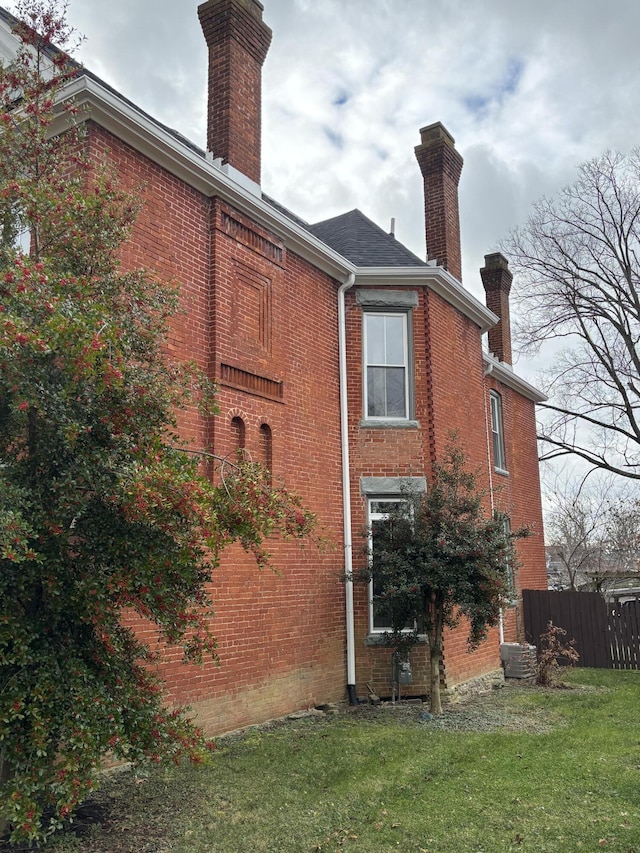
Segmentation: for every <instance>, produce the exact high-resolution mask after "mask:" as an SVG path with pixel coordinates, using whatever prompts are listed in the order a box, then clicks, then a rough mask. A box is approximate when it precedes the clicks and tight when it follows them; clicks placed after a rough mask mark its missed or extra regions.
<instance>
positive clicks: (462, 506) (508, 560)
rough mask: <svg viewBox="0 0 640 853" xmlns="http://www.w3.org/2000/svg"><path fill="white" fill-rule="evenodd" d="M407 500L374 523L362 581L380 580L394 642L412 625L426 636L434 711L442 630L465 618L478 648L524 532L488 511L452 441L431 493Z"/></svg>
mask: <svg viewBox="0 0 640 853" xmlns="http://www.w3.org/2000/svg"><path fill="white" fill-rule="evenodd" d="M405 497H406V500H404V501H402V502H398V503H397V504H395V505H393V506H392V507H391V509H390V512H389V517H388V520H387V521H386V522H384V523H380V524H379V525H377V527H376V529H375V531H374V547H373V549H372V553H371V559H370V564H369V566H368V567H367V568H366V569H364V570H363V571H362V572H360V573H358V576H357V579H358V580H360V581H366V582H370V581H371V579H372V578H373V577H375V579H376V586H377V588H379V589H380V590H381V592H380V593H379V594H378V595H377V596H375V597H376V598H377V600H378V601H380V602H382V603H384V605H385V607H386V608H388V611H389V613H390V614H391V620H392V626H393V633H392V635H391V643H392V644H394V642H395V640H397V639H398V635H399V634H401V632H402V631H403V629H404V628H405V626H406V625H407V624H408V623H411V622H415V623H416V624H417V626H418V630H419V631H420V632H422V631H424V632H425V633H426V635H427V638H428V644H429V661H430V701H431V711H432V713H434V714H440V713H442V704H441V699H440V664H441V660H442V635H443V629H444V627H445V626H448V627H450V628H453V627H455V626H456V625H458V624H459V622H460V619H461V618H462V617H465V618H466V619H468V621H469V636H468V641H467V642H468V647H469V651H472V650H474V649H475V648H477V647H478V646H479V644H480V643H481V642H482V641H483V640H484V639H485V637H486V633H487V629H488V628H489V627H490V626H494V625H496V624H497V622H498V619H499V616H500V608H501V605H502V603H503V602H504V601H505V599H506V598H507V597H508V596H509V594H510V589H509V586H510V580H511V573H512V572H513V569H514V567H515V565H516V557H515V551H514V547H513V540H514V539H516V538H518V537H521V536H524V535H527V531H525V530H518V531H515V532H510V531H509V529H508V525H507V524H506V523H505V521H506V517H505V516H504V515H501V514H500V513H494V514H493V515H492V516H491V517H487V516H486V515H485V512H484V509H483V495H482V493H481V492H480V491H479V490H478V488H477V485H476V478H475V475H474V474H473V473H472V472H470V471H468V470H467V468H466V458H465V456H464V454H463V453H462V451H461V450H460V449H459V448H457V447H456V446H454V445H451V446H450V447H449V448H448V449H447V452H446V454H445V457H444V459H443V462H442V463H441V464H439V465H437V466H435V469H434V473H433V479H432V481H431V482H430V483H429V486H428V489H427V492H426V493H425V494H424V495H420V496H416V495H415V493H411V492H407V493H406V495H405ZM394 638H395V639H394ZM414 640H417V636H416V637H415V638H414Z"/></svg>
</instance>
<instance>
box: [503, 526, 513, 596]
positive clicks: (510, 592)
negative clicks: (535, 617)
mask: <svg viewBox="0 0 640 853" xmlns="http://www.w3.org/2000/svg"><path fill="white" fill-rule="evenodd" d="M502 527H503V529H504V534H505V536H510V535H511V522H510V521H509V518H508V516H506V515H505V516H503V518H502ZM506 569H507V587H508V597H509V600H510V601H515V599H516V597H517V596H516V581H515V577H514V574H513V565H512V563H511V560H510V559H509V558H508V557H507V560H506Z"/></svg>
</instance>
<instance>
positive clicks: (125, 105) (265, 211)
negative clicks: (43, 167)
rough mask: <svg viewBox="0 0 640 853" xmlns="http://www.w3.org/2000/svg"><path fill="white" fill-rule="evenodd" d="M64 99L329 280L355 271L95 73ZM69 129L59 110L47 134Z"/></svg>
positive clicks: (80, 79)
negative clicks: (268, 234)
mask: <svg viewBox="0 0 640 853" xmlns="http://www.w3.org/2000/svg"><path fill="white" fill-rule="evenodd" d="M63 101H71V102H73V104H74V105H75V106H76V107H78V108H79V112H78V114H77V115H76V116H74V121H75V122H77V123H82V122H85V121H89V120H93V121H95V123H96V124H98V125H99V126H100V127H103V128H104V129H105V130H107V131H109V132H110V133H112V134H113V135H114V136H116V137H117V138H118V139H120V140H122V141H123V142H125V143H126V144H127V145H130V146H131V147H132V148H133V149H134V150H136V151H140V152H141V153H142V154H144V156H146V157H148V158H149V159H150V160H151V161H152V162H154V163H157V164H158V165H159V166H161V167H162V168H164V169H166V170H167V171H168V172H169V173H171V174H172V175H175V176H176V177H177V178H179V179H180V180H182V181H184V182H185V183H186V184H187V185H188V186H190V187H193V188H194V189H195V190H197V191H198V192H200V193H202V194H203V195H204V196H206V197H212V196H219V197H220V198H222V199H224V200H225V201H226V202H227V203H228V204H230V205H232V206H233V207H235V208H236V209H237V210H240V211H241V212H242V213H245V214H246V215H247V216H249V217H251V218H253V219H254V220H255V221H257V222H258V223H259V224H260V225H263V226H264V227H265V228H267V229H268V230H270V231H272V232H273V233H275V234H276V235H277V236H278V237H279V238H280V239H281V240H282V241H283V242H284V243H285V245H286V247H287V249H288V250H289V251H293V252H295V253H296V254H297V255H300V257H302V258H304V259H305V260H307V261H309V263H311V264H313V265H314V266H315V267H317V268H318V269H321V270H322V271H323V272H326V273H327V274H328V275H330V276H331V277H332V278H337V279H338V280H340V281H342V280H343V278H344V276H345V275H346V274H348V273H349V272H352V271H355V269H356V267H355V265H354V264H352V263H351V262H350V261H348V260H347V259H346V258H343V257H342V255H339V254H338V252H336V251H335V250H334V249H332V248H331V247H329V246H327V245H325V244H324V243H323V242H322V241H321V240H318V238H317V237H314V236H313V234H311V233H310V232H309V231H307V230H306V228H303V227H302V226H301V225H299V224H298V223H296V222H294V221H293V220H292V219H290V218H289V217H287V216H285V215H284V214H283V213H281V212H280V211H279V210H277V209H276V208H275V207H273V206H272V205H270V204H269V203H268V202H266V201H264V200H263V199H262V197H261V196H260V195H256V191H257V189H256V187H253V188H251V187H250V186H249V185H248V184H247V180H246V179H244V180H234V172H235V170H233V169H225V168H224V167H221V166H220V165H219V164H218V162H217V161H213V160H211V159H207V158H206V157H205V156H203V154H202V152H199V151H197V150H194V149H193V148H192V147H191V146H190V145H189V144H188V143H187V141H186V140H184V141H182V139H180V138H179V137H177V136H176V135H174V134H173V133H171V132H169V131H168V130H167V129H166V128H164V127H162V126H161V125H159V124H158V123H157V122H156V121H154V120H153V119H152V118H151V117H150V116H147V115H146V114H145V113H143V112H141V111H140V110H139V109H138V108H137V107H135V106H134V105H133V104H131V103H129V102H128V101H126V100H124V99H123V98H122V97H121V96H120V95H119V94H118V93H116V92H114V91H112V90H111V89H110V88H108V87H107V86H106V85H103V84H102V83H101V82H99V81H98V80H96V79H94V78H93V77H89V76H88V75H86V74H80V75H78V76H77V77H75V78H74V79H73V80H72V81H71V82H70V83H69V84H68V85H67V86H65V88H64V93H63V98H62V99H61V102H63ZM68 127H69V118H68V116H66V115H65V114H64V113H63V112H62V113H61V114H60V115H59V117H58V120H57V121H56V122H54V124H53V125H52V127H51V134H52V135H55V134H56V133H60V132H62V131H64V130H66V129H67V128H68ZM236 177H238V176H237V175H236ZM250 183H251V182H250Z"/></svg>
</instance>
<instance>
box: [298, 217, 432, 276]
mask: <svg viewBox="0 0 640 853" xmlns="http://www.w3.org/2000/svg"><path fill="white" fill-rule="evenodd" d="M307 227H308V229H309V231H310V232H311V233H312V234H313V235H314V237H317V238H318V239H319V240H322V242H323V243H326V244H327V245H328V246H331V248H332V249H335V251H336V252H338V253H339V254H341V255H342V256H343V257H345V258H347V259H348V260H350V261H351V262H352V263H354V264H355V265H356V266H358V267H425V266H427V264H426V263H425V262H424V261H421V260H420V258H419V257H418V256H417V255H414V254H413V252H410V251H409V249H407V247H406V246H403V245H402V243H398V241H397V240H396V238H395V237H393V236H392V235H391V234H387V233H386V231H383V230H382V228H380V227H379V226H378V225H376V224H375V222H372V221H371V220H370V219H368V218H367V217H366V216H365V215H364V213H362V211H360V210H358V209H357V208H356V209H355V210H350V211H349V212H348V213H343V214H342V215H341V216H334V217H333V218H332V219H325V220H324V221H323V222H316V223H315V224H314V225H309V226H307Z"/></svg>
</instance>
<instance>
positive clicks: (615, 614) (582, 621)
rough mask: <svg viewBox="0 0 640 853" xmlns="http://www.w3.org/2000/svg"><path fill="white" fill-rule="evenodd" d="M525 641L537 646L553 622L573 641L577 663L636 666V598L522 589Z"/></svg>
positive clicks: (639, 650) (639, 642)
mask: <svg viewBox="0 0 640 853" xmlns="http://www.w3.org/2000/svg"><path fill="white" fill-rule="evenodd" d="M522 597H523V611H524V613H523V615H524V629H525V636H526V639H527V642H529V643H531V644H532V645H538V642H539V638H540V635H541V634H543V633H544V632H545V631H546V628H547V623H548V622H553V624H554V625H558V626H559V627H560V628H564V630H565V631H566V632H567V637H566V639H567V640H571V639H573V640H575V641H576V649H577V650H578V653H579V654H580V661H579V663H578V666H593V667H597V668H600V669H640V601H637V600H636V601H628V602H625V603H624V604H619V603H615V604H614V603H608V602H606V601H605V600H604V598H603V597H602V595H601V594H600V593H598V592H570V591H564V592H552V591H551V590H524V591H523V596H522Z"/></svg>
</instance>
